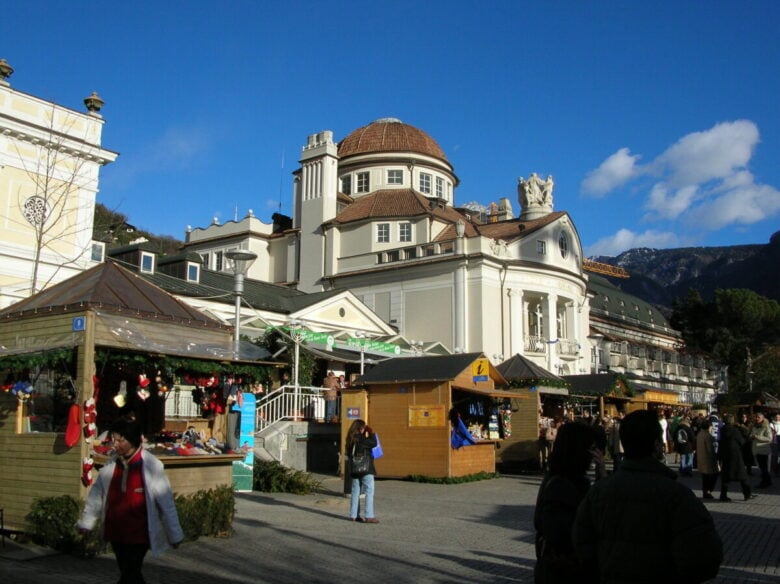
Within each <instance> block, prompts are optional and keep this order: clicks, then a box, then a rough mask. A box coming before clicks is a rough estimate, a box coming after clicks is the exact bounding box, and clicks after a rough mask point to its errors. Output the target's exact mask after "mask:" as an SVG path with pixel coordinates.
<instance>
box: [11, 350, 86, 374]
mask: <svg viewBox="0 0 780 584" xmlns="http://www.w3.org/2000/svg"><path fill="white" fill-rule="evenodd" d="M74 355H75V350H74V349H73V348H67V349H49V350H47V351H39V352H37V353H25V354H23V355H8V356H6V357H0V370H2V371H6V372H7V373H9V374H10V375H11V376H12V377H14V378H17V377H19V376H22V375H25V374H26V373H28V372H29V371H37V370H38V369H55V368H57V367H60V366H62V365H64V364H68V365H70V364H71V363H72V361H73V357H74Z"/></svg>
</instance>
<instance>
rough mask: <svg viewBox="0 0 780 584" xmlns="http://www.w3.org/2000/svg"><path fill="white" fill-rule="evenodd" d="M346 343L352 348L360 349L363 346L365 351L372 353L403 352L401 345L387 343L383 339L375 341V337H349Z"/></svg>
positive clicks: (395, 353) (397, 353)
mask: <svg viewBox="0 0 780 584" xmlns="http://www.w3.org/2000/svg"><path fill="white" fill-rule="evenodd" d="M345 345H346V346H347V347H348V348H350V349H357V350H358V351H359V350H360V347H363V350H364V351H370V352H372V353H393V354H394V355H400V354H401V347H399V346H398V345H394V344H393V343H385V342H383V341H375V340H373V339H358V338H356V337H347V341H346V343H345Z"/></svg>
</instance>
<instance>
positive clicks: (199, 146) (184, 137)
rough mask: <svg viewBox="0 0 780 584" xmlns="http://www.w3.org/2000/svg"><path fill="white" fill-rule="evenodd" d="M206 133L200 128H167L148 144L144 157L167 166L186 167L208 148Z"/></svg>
mask: <svg viewBox="0 0 780 584" xmlns="http://www.w3.org/2000/svg"><path fill="white" fill-rule="evenodd" d="M209 145H210V144H209V138H208V135H207V133H206V132H205V131H204V130H203V129H201V128H181V127H179V128H168V129H166V130H165V132H164V133H163V134H162V135H161V136H160V137H159V138H157V139H156V140H155V141H154V142H153V143H152V144H150V145H149V150H148V152H147V156H146V158H147V159H148V160H149V161H150V162H152V161H153V162H154V163H165V164H166V165H168V167H169V168H170V167H176V168H186V167H188V166H189V165H190V164H191V163H192V161H193V160H194V159H195V158H197V157H198V155H200V154H201V153H203V152H206V151H207V150H208V148H209Z"/></svg>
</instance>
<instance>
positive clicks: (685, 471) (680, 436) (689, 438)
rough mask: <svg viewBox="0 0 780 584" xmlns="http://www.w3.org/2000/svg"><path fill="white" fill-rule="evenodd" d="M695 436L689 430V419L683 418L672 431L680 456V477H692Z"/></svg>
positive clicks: (691, 430)
mask: <svg viewBox="0 0 780 584" xmlns="http://www.w3.org/2000/svg"><path fill="white" fill-rule="evenodd" d="M694 440H695V436H694V434H693V429H691V419H690V418H689V417H688V416H685V417H684V418H683V419H682V420H680V423H679V424H677V429H676V430H675V431H674V444H675V448H676V450H677V453H678V454H679V455H680V475H681V476H688V477H689V476H691V475H693V443H694V442H693V441H694Z"/></svg>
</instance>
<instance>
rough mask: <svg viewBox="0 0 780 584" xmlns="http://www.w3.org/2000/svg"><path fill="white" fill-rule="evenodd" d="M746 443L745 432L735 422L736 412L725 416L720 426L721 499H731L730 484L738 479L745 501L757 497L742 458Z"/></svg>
mask: <svg viewBox="0 0 780 584" xmlns="http://www.w3.org/2000/svg"><path fill="white" fill-rule="evenodd" d="M744 445H745V434H744V433H743V432H742V430H741V428H740V427H739V426H737V425H736V424H735V423H734V414H726V415H725V416H723V426H721V428H720V440H719V442H718V460H719V461H720V500H721V501H724V502H728V501H731V499H730V498H729V496H728V484H729V483H730V482H731V481H736V482H738V483H739V484H740V486H741V487H742V495H743V496H744V497H745V501H747V500H748V499H750V498H752V497H755V495H753V494H752V491H751V489H750V485H749V484H748V482H747V469H746V468H745V461H744V459H743V458H742V451H743V448H744Z"/></svg>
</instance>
